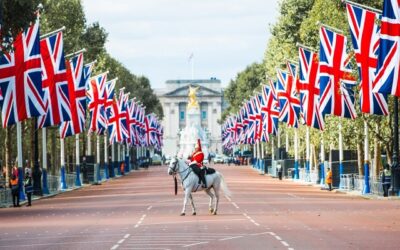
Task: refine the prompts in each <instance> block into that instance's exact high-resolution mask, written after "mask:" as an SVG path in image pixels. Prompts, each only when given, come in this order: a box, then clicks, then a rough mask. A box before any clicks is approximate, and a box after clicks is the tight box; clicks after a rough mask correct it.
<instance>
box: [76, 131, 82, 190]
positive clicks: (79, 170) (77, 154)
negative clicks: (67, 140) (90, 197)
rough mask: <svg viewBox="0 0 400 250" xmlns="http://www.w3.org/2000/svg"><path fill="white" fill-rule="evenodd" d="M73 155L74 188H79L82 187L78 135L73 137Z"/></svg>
mask: <svg viewBox="0 0 400 250" xmlns="http://www.w3.org/2000/svg"><path fill="white" fill-rule="evenodd" d="M75 155H76V159H75V161H76V179H75V186H77V187H80V186H82V181H81V165H80V164H81V163H80V160H79V157H80V155H79V134H76V135H75Z"/></svg>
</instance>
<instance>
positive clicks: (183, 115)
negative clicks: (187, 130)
mask: <svg viewBox="0 0 400 250" xmlns="http://www.w3.org/2000/svg"><path fill="white" fill-rule="evenodd" d="M179 120H181V121H184V120H185V111H181V112H179Z"/></svg>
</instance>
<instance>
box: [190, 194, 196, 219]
mask: <svg viewBox="0 0 400 250" xmlns="http://www.w3.org/2000/svg"><path fill="white" fill-rule="evenodd" d="M189 198H190V203H191V204H192V215H196V207H195V206H194V201H193V196H192V194H190V195H189Z"/></svg>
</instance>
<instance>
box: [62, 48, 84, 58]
mask: <svg viewBox="0 0 400 250" xmlns="http://www.w3.org/2000/svg"><path fill="white" fill-rule="evenodd" d="M83 52H86V49H85V48H83V49H81V50H78V51H76V52H74V53H71V54H68V55H66V56H65V58H71V57H74V56H76V55H78V54H80V53H83Z"/></svg>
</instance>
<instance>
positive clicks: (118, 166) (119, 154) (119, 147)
mask: <svg viewBox="0 0 400 250" xmlns="http://www.w3.org/2000/svg"><path fill="white" fill-rule="evenodd" d="M117 159H118V160H117V162H118V163H117V169H118V174H119V175H121V144H118V154H117Z"/></svg>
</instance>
